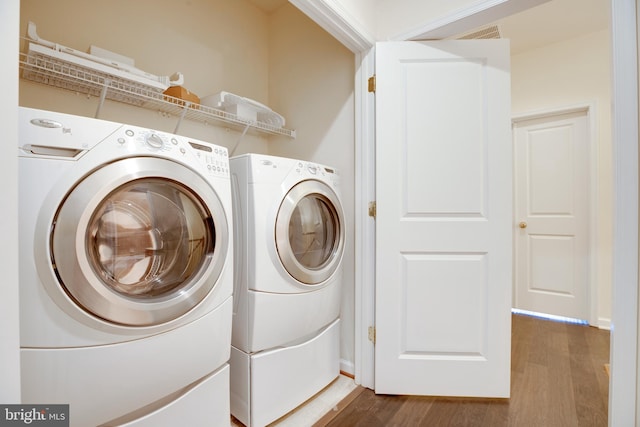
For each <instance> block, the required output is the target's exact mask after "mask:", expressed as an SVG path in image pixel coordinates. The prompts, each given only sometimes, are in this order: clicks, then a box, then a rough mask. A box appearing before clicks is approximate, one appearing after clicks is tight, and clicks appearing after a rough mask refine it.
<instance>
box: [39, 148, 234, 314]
mask: <svg viewBox="0 0 640 427" xmlns="http://www.w3.org/2000/svg"><path fill="white" fill-rule="evenodd" d="M187 183H188V184H187ZM228 229H229V227H228V223H227V218H226V215H225V211H224V207H223V205H222V203H221V201H220V199H219V198H218V195H217V193H216V192H215V190H214V189H213V188H212V187H211V185H210V184H209V183H208V182H207V181H206V180H205V179H204V178H203V177H201V176H200V175H198V174H196V173H195V172H193V171H191V170H190V169H188V168H186V167H184V166H182V165H180V164H178V163H175V162H172V161H169V160H166V159H160V158H152V157H145V158H129V159H124V160H120V161H117V162H114V163H110V164H108V165H105V166H103V167H101V168H100V169H97V170H95V171H93V172H92V173H91V174H89V175H88V176H86V177H85V178H84V179H82V180H81V181H80V182H78V183H77V184H76V185H75V186H74V187H73V188H72V189H71V190H70V191H69V193H68V194H67V196H66V198H65V199H64V201H63V202H62V204H61V205H60V207H59V209H58V211H57V213H56V215H55V219H54V222H53V225H52V230H51V235H50V250H51V261H52V263H53V266H54V270H55V272H56V275H57V278H58V281H59V283H60V285H61V286H62V288H63V289H64V291H65V292H66V293H67V294H68V296H69V297H71V299H72V300H73V301H74V302H75V303H76V304H77V305H78V306H79V307H81V308H82V309H83V310H85V311H86V312H88V313H90V314H92V315H94V316H97V317H99V318H101V319H103V320H106V321H109V322H111V323H115V324H120V325H127V326H150V325H157V324H161V323H165V322H168V321H170V320H173V319H176V318H178V317H180V316H181V315H183V314H185V313H187V312H188V311H190V310H191V309H193V308H194V307H195V306H197V305H198V304H199V303H200V302H201V301H202V300H203V299H204V298H205V297H206V296H207V295H208V294H209V292H211V290H212V289H213V287H214V286H215V283H216V282H217V279H218V276H219V275H220V273H221V271H222V268H223V265H224V262H225V259H226V257H227V248H228V239H229V231H228Z"/></svg>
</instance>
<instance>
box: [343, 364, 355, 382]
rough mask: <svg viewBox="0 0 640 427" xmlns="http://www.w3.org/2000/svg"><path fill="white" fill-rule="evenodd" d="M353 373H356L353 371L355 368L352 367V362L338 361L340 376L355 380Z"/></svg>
mask: <svg viewBox="0 0 640 427" xmlns="http://www.w3.org/2000/svg"><path fill="white" fill-rule="evenodd" d="M355 372H356V369H355V366H354V365H353V362H350V361H348V360H344V359H340V373H341V374H342V375H345V376H347V377H349V378H351V379H355Z"/></svg>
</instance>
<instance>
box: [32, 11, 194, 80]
mask: <svg viewBox="0 0 640 427" xmlns="http://www.w3.org/2000/svg"><path fill="white" fill-rule="evenodd" d="M27 37H28V38H29V40H31V42H32V43H29V54H40V55H45V56H49V57H52V58H56V59H59V60H63V61H66V62H71V63H74V64H76V65H77V66H79V67H82V68H86V69H88V70H91V71H94V72H96V73H100V74H107V75H113V76H115V77H119V78H123V79H127V80H131V81H134V82H137V83H140V84H144V85H146V86H149V88H151V89H153V90H155V91H158V92H163V91H164V90H166V89H167V88H169V87H171V86H178V85H181V84H183V83H184V76H183V75H182V73H179V72H177V73H174V74H173V75H171V76H156V75H154V74H151V73H147V72H146V71H143V70H141V69H139V68H136V67H135V66H134V63H133V59H131V58H127V57H126V56H122V55H119V54H116V53H113V52H109V51H108V50H106V49H101V48H96V47H93V46H92V48H91V52H92V53H95V52H96V51H98V50H99V52H100V53H101V54H102V55H96V54H92V53H85V52H81V51H79V50H76V49H72V48H70V47H66V46H62V45H59V44H58V43H54V42H50V41H47V40H43V39H41V38H40V37H38V33H37V32H36V24H34V23H33V22H29V27H28V30H27ZM105 56H106V57H105Z"/></svg>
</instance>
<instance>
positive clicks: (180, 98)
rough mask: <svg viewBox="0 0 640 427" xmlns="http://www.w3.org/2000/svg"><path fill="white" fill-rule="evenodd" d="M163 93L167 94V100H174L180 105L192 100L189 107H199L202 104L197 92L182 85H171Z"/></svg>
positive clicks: (165, 97)
mask: <svg viewBox="0 0 640 427" xmlns="http://www.w3.org/2000/svg"><path fill="white" fill-rule="evenodd" d="M163 94H164V95H165V96H164V97H163V98H164V99H165V101H169V102H173V103H174V104H178V105H180V106H183V105H186V103H187V102H190V103H191V104H190V105H189V107H191V108H198V106H199V104H200V98H198V96H197V95H196V94H195V93H193V92H190V91H189V90H188V89H185V88H184V87H182V86H171V87H170V88H167V90H165V91H164V92H163Z"/></svg>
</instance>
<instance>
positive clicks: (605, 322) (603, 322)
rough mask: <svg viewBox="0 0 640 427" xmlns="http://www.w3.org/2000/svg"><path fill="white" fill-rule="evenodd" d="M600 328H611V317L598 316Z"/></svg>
mask: <svg viewBox="0 0 640 427" xmlns="http://www.w3.org/2000/svg"><path fill="white" fill-rule="evenodd" d="M598 329H606V330H608V331H610V330H611V319H606V318H602V317H600V318H598Z"/></svg>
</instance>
